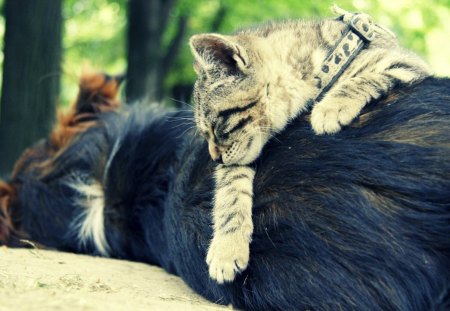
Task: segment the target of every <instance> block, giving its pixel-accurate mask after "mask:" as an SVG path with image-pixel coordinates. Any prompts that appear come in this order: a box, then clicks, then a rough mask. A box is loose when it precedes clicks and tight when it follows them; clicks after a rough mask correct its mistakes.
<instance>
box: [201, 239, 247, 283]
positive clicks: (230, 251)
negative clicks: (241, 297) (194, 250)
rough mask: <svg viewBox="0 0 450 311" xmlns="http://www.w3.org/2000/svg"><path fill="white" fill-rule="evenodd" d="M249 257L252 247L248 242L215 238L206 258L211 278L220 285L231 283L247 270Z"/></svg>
mask: <svg viewBox="0 0 450 311" xmlns="http://www.w3.org/2000/svg"><path fill="white" fill-rule="evenodd" d="M249 256H250V246H249V243H248V242H244V241H241V242H238V241H233V240H232V239H229V238H218V239H216V238H214V239H213V240H212V242H211V245H210V247H209V250H208V255H207V257H206V262H207V263H208V266H209V276H210V277H211V278H212V279H213V280H216V281H217V283H219V284H223V283H224V282H231V281H233V280H234V278H235V276H236V274H238V273H240V272H242V271H244V270H245V268H247V265H248V261H249Z"/></svg>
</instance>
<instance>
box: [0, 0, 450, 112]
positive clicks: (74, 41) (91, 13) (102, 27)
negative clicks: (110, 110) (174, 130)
mask: <svg viewBox="0 0 450 311" xmlns="http://www.w3.org/2000/svg"><path fill="white" fill-rule="evenodd" d="M0 1H2V0H0ZM335 2H336V3H338V4H339V5H340V6H341V7H343V8H345V9H347V10H349V11H364V12H367V13H369V14H371V15H372V16H373V17H374V19H375V21H377V22H379V23H381V24H383V25H385V26H387V27H389V28H390V29H392V30H393V31H394V32H395V33H396V34H397V35H398V37H399V38H400V40H401V41H402V43H403V44H404V45H405V46H406V47H408V48H410V49H412V50H414V51H416V52H418V53H419V54H422V55H423V56H425V57H426V58H427V59H428V60H429V62H430V63H431V65H432V66H434V67H435V70H436V71H437V72H438V73H440V74H447V75H448V74H449V73H450V64H449V62H448V56H447V55H448V54H449V53H450V44H449V43H447V41H448V40H447V37H448V34H449V33H450V29H449V27H450V26H449V25H448V24H447V20H448V19H449V18H450V0H432V1H421V0H341V1H335V0H324V1H299V0H283V1H281V0H241V1H234V0H178V1H177V3H176V6H175V8H174V10H173V12H172V14H171V19H170V22H169V25H168V27H167V30H166V32H165V34H164V44H165V45H168V44H169V43H170V41H171V40H172V38H173V37H174V36H175V34H176V32H177V27H178V19H179V18H180V17H181V16H188V29H187V34H186V37H185V38H184V41H183V45H182V47H181V49H180V53H179V55H178V57H177V58H176V60H175V64H174V65H173V66H172V68H171V70H170V72H169V74H168V76H167V78H166V91H167V93H169V92H170V90H171V89H172V87H173V86H175V85H180V84H191V83H192V82H193V81H194V79H195V74H194V71H193V70H192V57H191V55H190V52H189V48H188V45H187V40H188V38H189V36H190V35H192V34H194V33H199V32H210V31H211V30H212V28H213V27H214V24H217V20H218V19H219V20H220V18H218V17H219V16H220V12H222V13H224V15H223V18H222V20H221V22H220V23H218V24H219V27H218V28H217V29H216V31H217V32H221V33H231V32H233V31H234V30H236V29H239V28H242V27H246V26H249V25H253V24H258V23H261V22H264V21H268V20H283V19H290V18H311V17H317V16H322V17H330V16H332V15H331V12H330V10H329V8H330V6H331V5H332V4H333V3H335ZM64 5H65V7H64V18H65V37H64V51H65V54H64V65H63V69H64V77H63V91H64V92H63V93H62V96H61V101H62V102H63V103H67V102H68V101H70V100H71V99H73V98H74V96H75V93H76V81H77V80H78V75H79V73H80V68H81V65H82V64H83V63H84V62H85V61H87V62H89V63H90V64H92V65H93V66H94V67H96V68H99V69H101V70H105V71H107V72H111V73H118V72H122V71H124V70H125V68H126V55H125V52H126V50H125V45H126V38H125V33H126V16H127V14H126V9H127V1H126V0H96V1H91V0H66V1H65V2H64ZM0 31H1V29H0Z"/></svg>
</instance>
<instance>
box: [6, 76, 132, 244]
mask: <svg viewBox="0 0 450 311" xmlns="http://www.w3.org/2000/svg"><path fill="white" fill-rule="evenodd" d="M122 80H123V79H122V77H109V76H108V75H106V74H103V73H98V72H93V71H89V72H84V73H83V74H82V76H81V78H80V90H79V93H78V96H77V99H76V101H75V102H74V103H73V104H72V105H71V106H70V107H69V109H67V110H64V109H59V110H58V111H57V121H56V123H55V125H54V127H53V130H52V132H51V133H50V135H49V139H48V140H47V141H46V142H45V143H38V144H36V145H34V146H33V147H31V148H28V149H26V150H25V151H24V152H23V153H22V155H21V156H20V158H19V159H18V160H17V162H16V164H15V165H14V169H13V172H12V174H11V176H12V178H13V179H14V178H15V177H17V176H18V175H20V174H24V173H27V172H31V171H33V172H34V173H37V174H45V172H48V171H49V170H51V169H52V167H51V165H52V161H51V160H52V158H53V157H55V156H57V154H58V153H59V152H61V151H62V150H64V148H65V147H66V146H67V145H68V144H69V143H70V142H71V141H72V139H73V138H74V137H75V136H77V135H78V134H80V133H82V132H84V131H86V130H87V129H88V128H90V127H93V126H95V125H96V123H97V119H98V114H101V113H104V112H109V111H114V110H117V109H119V108H120V106H121V102H120V101H119V100H118V99H117V95H118V92H119V87H120V84H121V82H122ZM18 191H20V185H19V184H17V183H7V182H2V181H0V245H3V244H6V245H9V246H14V245H20V244H21V243H20V239H23V238H26V233H25V232H22V231H21V230H20V225H18V221H15V220H14V218H17V217H15V215H14V214H13V211H12V207H13V206H14V205H15V204H17V203H18V195H17V194H18Z"/></svg>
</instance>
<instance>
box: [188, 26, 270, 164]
mask: <svg viewBox="0 0 450 311" xmlns="http://www.w3.org/2000/svg"><path fill="white" fill-rule="evenodd" d="M190 46H191V50H192V53H193V55H194V57H195V64H194V69H195V71H196V73H197V75H198V79H197V81H196V83H195V86H194V92H193V98H194V100H195V102H196V108H195V121H196V125H197V129H198V130H199V132H200V133H201V134H202V135H203V136H204V137H205V139H206V140H207V141H208V145H209V152H210V154H211V157H212V158H213V160H216V161H217V162H221V163H224V164H249V163H251V162H253V161H254V160H255V159H256V158H257V157H258V156H259V154H260V152H261V149H262V147H263V146H264V144H265V143H266V142H267V140H268V138H269V137H270V135H271V133H270V128H271V127H272V124H270V120H269V118H268V117H267V115H266V112H265V110H266V106H267V104H268V100H269V87H270V85H269V84H270V83H269V81H270V79H267V76H268V75H269V74H270V73H269V72H266V65H265V63H267V62H266V61H265V53H269V52H266V51H265V50H266V47H265V46H264V44H263V43H262V42H260V41H259V38H257V37H252V36H245V37H244V36H242V35H241V36H222V35H218V34H200V35H194V36H193V37H192V38H191V39H190Z"/></svg>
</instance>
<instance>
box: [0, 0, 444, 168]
mask: <svg viewBox="0 0 450 311" xmlns="http://www.w3.org/2000/svg"><path fill="white" fill-rule="evenodd" d="M333 3H336V4H338V5H339V6H341V7H343V8H345V9H347V10H348V11H364V12H366V13H369V14H370V15H372V17H373V18H374V20H375V21H376V22H378V23H380V24H383V25H385V26H387V27H388V28H390V29H391V30H393V31H394V32H395V33H396V34H397V36H398V37H399V39H400V41H401V42H402V43H403V45H404V46H406V47H408V48H410V49H412V50H414V51H416V52H417V53H418V54H420V55H422V56H423V57H424V58H425V59H426V60H427V61H428V62H429V63H430V65H431V66H432V68H433V69H434V71H435V72H436V74H438V75H441V76H448V75H450V23H449V22H448V21H449V20H450V0H427V1H424V0H340V1H328V0H325V1H306V0H303V1H302V0H239V1H234V0H0V6H1V7H2V11H1V12H2V13H1V16H0V42H1V44H2V45H3V46H2V52H1V53H0V68H1V70H2V75H0V76H1V79H2V81H1V82H2V89H1V101H0V105H1V106H0V176H1V175H3V176H5V175H7V173H8V171H9V170H10V169H11V166H12V164H13V162H14V160H15V159H16V158H17V157H18V155H19V154H20V153H21V152H22V151H23V149H24V148H25V147H26V146H28V145H30V144H31V143H33V142H34V141H36V140H37V139H39V138H40V137H44V136H45V135H46V134H47V133H48V131H49V130H50V128H51V125H52V122H53V120H54V107H55V106H67V105H68V104H69V103H70V102H71V101H73V100H74V99H75V97H76V94H77V83H78V78H79V75H80V73H81V69H82V67H83V66H87V65H89V66H91V67H94V68H96V69H98V70H102V71H105V72H108V73H111V74H118V73H127V84H126V86H125V87H124V88H123V94H122V97H123V98H124V100H127V101H128V102H131V103H132V102H135V101H163V102H164V103H165V104H166V105H171V106H179V105H180V103H181V102H189V100H190V90H191V88H192V84H193V82H194V80H195V74H194V71H193V70H192V57H191V55H190V52H189V48H188V45H187V40H188V38H189V36H190V35H192V34H194V33H199V32H220V33H230V32H232V31H234V30H236V29H238V28H242V27H246V26H248V25H254V24H257V23H261V22H264V21H267V20H283V19H292V18H316V17H329V16H331V12H330V6H331V5H332V4H333Z"/></svg>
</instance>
